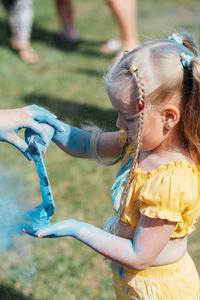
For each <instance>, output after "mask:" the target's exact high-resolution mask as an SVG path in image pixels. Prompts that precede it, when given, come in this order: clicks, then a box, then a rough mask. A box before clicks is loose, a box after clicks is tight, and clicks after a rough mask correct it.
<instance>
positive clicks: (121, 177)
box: [112, 157, 133, 213]
mask: <svg viewBox="0 0 200 300" xmlns="http://www.w3.org/2000/svg"><path fill="white" fill-rule="evenodd" d="M132 164H133V157H130V158H129V159H128V160H127V161H126V162H125V164H124V165H122V167H121V168H120V169H119V172H118V174H117V176H116V179H115V181H114V184H113V186H112V202H113V206H114V209H115V213H116V212H117V210H118V208H119V206H120V202H121V199H122V194H123V190H124V187H125V185H126V183H127V180H128V177H129V171H130V168H131V166H132Z"/></svg>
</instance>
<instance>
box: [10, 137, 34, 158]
mask: <svg viewBox="0 0 200 300" xmlns="http://www.w3.org/2000/svg"><path fill="white" fill-rule="evenodd" d="M6 141H7V142H8V143H9V144H11V145H13V146H14V147H16V148H17V149H18V150H20V151H21V152H22V154H23V155H24V156H25V157H26V158H27V159H28V160H32V154H31V152H30V151H29V149H28V144H27V143H26V142H25V141H24V140H23V139H21V138H20V137H19V136H18V135H17V134H10V136H9V137H8V138H7V140H6Z"/></svg>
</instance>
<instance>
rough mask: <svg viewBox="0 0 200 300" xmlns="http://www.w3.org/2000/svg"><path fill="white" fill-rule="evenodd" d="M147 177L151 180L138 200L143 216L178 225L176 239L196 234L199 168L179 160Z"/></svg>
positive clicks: (198, 202)
mask: <svg viewBox="0 0 200 300" xmlns="http://www.w3.org/2000/svg"><path fill="white" fill-rule="evenodd" d="M141 172H142V171H141ZM140 175H141V174H140ZM145 175H146V177H147V178H146V181H145V183H144V185H143V186H142V188H141V190H140V192H139V195H138V200H137V202H138V203H137V205H138V208H139V212H140V214H142V215H145V216H147V217H150V218H159V219H166V220H168V221H172V222H177V226H176V230H175V231H174V233H173V236H172V237H180V236H184V235H186V234H188V233H190V232H191V231H193V230H194V223H195V222H196V219H197V216H198V217H199V213H200V201H199V175H198V174H197V169H196V168H193V166H191V165H189V164H188V163H187V162H183V161H178V162H175V163H172V164H168V166H167V167H166V166H163V167H161V168H160V169H157V170H156V172H154V171H152V172H149V173H145ZM136 177H137V172H136Z"/></svg>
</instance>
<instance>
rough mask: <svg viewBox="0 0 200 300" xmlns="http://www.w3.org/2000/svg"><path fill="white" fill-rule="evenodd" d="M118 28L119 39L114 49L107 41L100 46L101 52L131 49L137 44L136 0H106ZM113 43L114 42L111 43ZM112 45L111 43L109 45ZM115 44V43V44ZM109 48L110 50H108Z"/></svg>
mask: <svg viewBox="0 0 200 300" xmlns="http://www.w3.org/2000/svg"><path fill="white" fill-rule="evenodd" d="M106 1H107V3H108V5H109V7H110V9H111V11H112V13H113V15H114V17H115V19H116V21H117V23H118V25H119V30H120V36H121V39H120V41H119V43H118V47H116V50H115V49H113V50H114V51H112V47H111V49H109V41H108V43H106V44H104V45H103V46H102V47H101V51H102V52H103V53H112V52H115V51H118V50H120V51H122V52H123V51H125V50H128V51H130V50H133V49H134V48H136V47H138V46H139V39H138V28H137V0H106ZM113 45H114V44H113ZM111 46H112V45H111ZM116 46H117V44H116ZM110 50H111V51H110Z"/></svg>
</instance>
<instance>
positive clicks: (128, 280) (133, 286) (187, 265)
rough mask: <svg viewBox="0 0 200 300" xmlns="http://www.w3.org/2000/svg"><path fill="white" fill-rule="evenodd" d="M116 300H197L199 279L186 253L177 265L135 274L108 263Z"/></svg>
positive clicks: (134, 271)
mask: <svg viewBox="0 0 200 300" xmlns="http://www.w3.org/2000/svg"><path fill="white" fill-rule="evenodd" d="M111 267H112V271H113V279H114V288H115V292H116V295H117V300H128V299H135V300H136V299H137V300H199V299H200V282H199V276H198V273H197V270H196V267H195V265H194V262H193V260H192V259H191V257H190V255H189V254H188V253H187V252H186V254H185V255H184V257H183V258H181V259H180V260H179V261H178V262H176V263H173V264H169V265H164V266H158V267H149V268H147V269H146V270H144V271H137V270H132V269H129V268H126V267H124V266H121V265H118V264H116V263H111Z"/></svg>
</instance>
